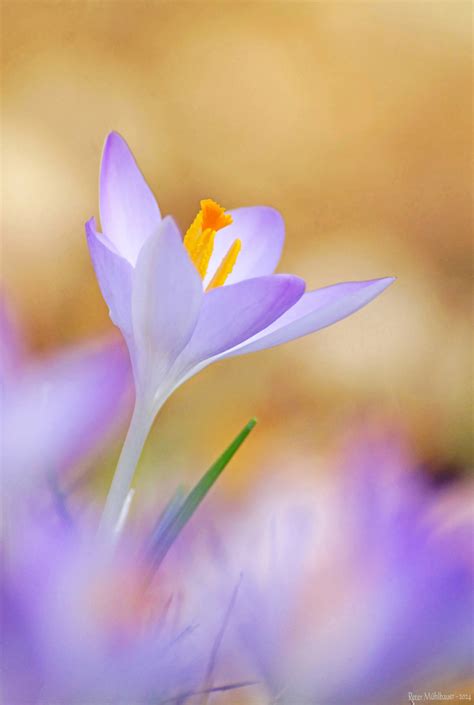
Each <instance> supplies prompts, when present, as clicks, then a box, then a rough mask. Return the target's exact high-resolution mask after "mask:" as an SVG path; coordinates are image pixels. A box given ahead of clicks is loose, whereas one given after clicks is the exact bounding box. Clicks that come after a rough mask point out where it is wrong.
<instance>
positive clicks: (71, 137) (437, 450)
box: [2, 0, 472, 490]
mask: <svg viewBox="0 0 474 705" xmlns="http://www.w3.org/2000/svg"><path fill="white" fill-rule="evenodd" d="M2 10H3V29H2V43H3V76H4V80H3V127H2V130H3V141H2V142H3V145H2V150H3V154H2V165H3V177H4V195H3V208H2V237H3V246H2V273H3V281H4V286H5V288H6V290H7V292H8V294H9V296H10V298H11V299H12V301H13V302H14V304H15V306H16V307H17V309H18V311H19V313H20V315H21V317H22V319H23V321H24V323H25V326H26V329H27V331H28V335H29V340H30V343H31V345H32V347H33V349H35V350H37V351H41V352H45V351H47V350H52V349H54V348H55V347H56V346H58V345H63V344H70V343H73V342H77V341H80V340H83V339H84V338H87V337H91V336H95V335H99V334H101V333H104V332H106V331H109V330H110V329H111V323H110V321H109V319H108V315H107V309H106V306H105V304H104V303H103V300H102V298H101V295H100V292H99V289H98V287H97V284H96V281H95V277H94V274H93V270H92V267H91V264H90V261H89V256H88V252H87V248H86V245H85V238H84V222H85V220H86V219H88V218H89V217H90V216H92V215H98V193H97V183H98V170H99V162H100V154H101V149H102V144H103V141H104V138H105V136H106V135H107V133H108V132H109V131H110V130H112V129H114V130H118V131H119V132H120V133H121V134H122V135H123V136H124V137H125V138H126V139H127V141H128V142H129V144H130V146H131V148H132V150H133V151H134V153H135V155H136V158H137V161H138V163H139V164H140V166H141V168H142V170H143V172H144V174H145V176H146V178H147V180H148V182H149V183H150V185H151V186H152V188H153V190H154V192H155V194H156V196H157V198H158V200H159V203H160V206H161V210H162V212H163V213H172V214H173V215H175V217H176V219H177V220H178V222H179V224H180V226H181V227H182V228H185V227H186V226H187V224H188V223H189V222H190V221H191V219H192V218H193V216H194V215H195V213H196V211H197V209H198V203H199V200H200V198H203V197H213V198H215V199H216V200H218V201H219V202H221V203H222V204H223V205H225V206H226V207H228V208H232V207H237V206H240V205H253V204H268V205H272V206H274V207H275V208H277V209H279V210H280V211H281V212H282V213H283V215H284V217H285V221H286V226H287V240H286V247H285V251H284V256H283V260H282V262H281V266H280V268H279V271H283V272H285V271H288V272H293V273H296V274H299V275H301V276H303V277H304V278H305V279H306V280H307V282H308V286H309V287H310V288H315V287H319V286H324V285H326V284H330V283H335V282H337V281H343V280H346V279H349V280H350V279H366V278H372V277H378V276H385V275H396V276H397V277H398V281H397V283H396V284H395V285H394V286H393V287H391V288H390V289H389V290H388V291H387V292H385V293H384V294H383V296H382V297H381V298H380V299H379V300H377V301H375V302H374V303H372V304H371V305H370V306H369V307H367V309H365V310H363V311H361V312H359V313H358V314H357V315H355V316H354V317H353V318H350V319H348V320H346V321H343V322H341V323H339V324H338V325H337V326H335V327H333V328H329V329H327V330H325V331H322V332H320V333H318V334H317V335H315V336H311V337H308V338H305V339H303V340H300V341H298V342H294V343H292V344H289V345H287V346H286V347H284V348H280V349H276V350H270V351H267V352H263V353H258V354H256V355H254V356H249V357H247V358H236V359H234V360H231V361H226V362H223V363H220V364H217V365H215V366H213V367H212V368H209V369H207V370H206V371H204V372H203V373H202V374H200V375H199V376H198V377H197V378H195V379H194V380H192V381H191V382H189V383H188V384H187V385H186V386H185V387H184V388H182V389H181V390H180V391H179V392H178V393H177V394H176V395H175V396H174V397H173V399H171V400H170V401H169V402H168V404H167V405H166V407H165V409H164V410H163V412H162V414H161V416H160V421H159V423H158V424H157V425H156V427H155V429H154V432H153V435H152V439H151V440H150V443H149V445H148V450H147V453H146V459H145V462H144V464H143V467H142V470H141V481H144V478H148V479H150V478H152V477H153V473H152V472H151V470H152V469H154V467H155V465H156V464H159V465H160V466H161V467H164V468H168V469H171V468H172V469H173V473H172V476H173V478H174V479H173V481H172V482H176V476H177V475H178V476H179V477H180V479H182V478H184V479H186V478H190V477H191V476H192V477H194V476H195V473H196V466H197V467H198V468H199V469H200V470H202V469H204V468H205V467H206V464H207V463H208V462H209V461H210V460H211V459H212V458H213V457H214V456H215V454H216V453H218V452H219V451H220V450H221V449H222V447H223V445H224V444H225V443H226V442H227V441H228V440H229V439H230V437H232V435H233V434H234V432H235V431H237V430H238V429H239V428H240V427H241V426H242V425H243V423H245V421H246V420H247V419H248V418H249V417H250V416H252V415H254V414H256V415H257V416H258V417H259V419H260V422H261V423H260V426H259V430H258V432H257V431H256V432H255V434H254V438H253V440H252V443H251V444H250V443H249V444H248V447H247V448H244V449H243V450H242V452H241V454H240V457H239V458H238V459H237V460H236V463H235V466H234V467H235V472H234V473H232V474H229V479H228V482H227V485H226V486H227V487H230V488H232V490H235V489H236V488H237V487H238V485H239V483H240V482H241V481H242V478H243V477H246V476H248V474H249V471H250V472H251V473H253V474H255V473H258V472H259V471H260V470H259V469H260V468H262V467H263V466H264V465H265V462H268V461H267V460H266V458H268V454H269V452H271V454H273V456H272V457H283V456H284V457H288V458H291V455H292V453H293V452H294V453H295V454H296V455H297V456H301V455H308V454H311V453H312V454H315V455H317V454H318V453H319V452H320V451H321V449H324V448H328V447H330V446H331V444H333V443H335V442H337V441H338V438H339V437H340V435H341V433H344V428H345V426H346V425H347V424H349V423H352V422H353V421H354V419H357V420H359V419H361V418H372V417H373V416H376V417H377V418H379V419H380V418H386V419H389V420H390V421H391V422H393V423H394V424H396V425H398V426H402V427H403V428H404V429H405V430H406V431H407V433H408V435H409V437H410V439H411V441H412V442H413V444H414V446H415V449H416V451H417V452H418V454H419V457H420V459H422V460H425V461H427V462H428V463H431V466H432V468H433V471H436V470H438V471H439V470H440V468H441V469H442V468H443V467H446V466H449V467H451V466H453V465H454V466H456V467H457V466H460V467H465V466H466V465H467V464H468V463H469V461H470V457H469V450H470V447H469V441H468V439H469V433H470V422H471V412H470V405H469V399H470V390H469V383H470V379H471V351H472V350H471V338H470V313H471V309H470V306H471V303H470V294H471V288H470V265H471V226H472V210H471V208H472V144H471V129H472V112H471V101H472V26H471V11H472V6H471V3H469V2H375V1H374V2H364V3H352V2H301V3H300V2H252V3H247V2H236V1H233V2H186V3H184V2H157V1H155V2H153V1H145V0H135V1H131V0H116V1H112V0H96V1H86V0H81V1H77V2H72V1H71V2H66V1H64V0H63V1H62V2H42V1H41V0H38V1H33V0H29V1H21V0H17V1H15V2H12V1H11V0H4V2H3V3H2ZM114 452H115V451H114ZM113 457H115V455H113ZM148 469H149V470H150V472H148ZM104 482H105V480H104ZM170 482H171V480H170Z"/></svg>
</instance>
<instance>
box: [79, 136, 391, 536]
mask: <svg viewBox="0 0 474 705" xmlns="http://www.w3.org/2000/svg"><path fill="white" fill-rule="evenodd" d="M100 215H101V222H102V228H103V232H102V233H100V232H98V230H97V227H96V224H95V220H94V219H93V218H92V219H91V220H89V221H88V223H87V224H86V234H87V240H88V245H89V250H90V253H91V257H92V261H93V265H94V268H95V271H96V274H97V279H98V282H99V285H100V288H101V291H102V294H103V296H104V299H105V301H106V302H107V304H108V306H109V309H110V315H111V318H112V320H113V322H114V323H115V324H116V325H117V326H118V327H119V328H120V329H121V331H122V333H123V335H124V338H125V340H126V342H127V345H128V349H129V352H130V358H131V361H132V367H133V371H134V377H135V387H136V405H135V411H134V416H133V418H132V421H131V427H130V430H129V434H128V437H127V439H126V442H125V446H124V449H123V451H122V456H121V459H120V461H119V465H118V467H117V471H116V474H115V477H114V481H113V484H112V488H111V491H110V493H109V497H108V499H107V503H106V507H105V510H104V515H103V521H102V524H103V526H104V527H105V529H106V530H107V529H108V530H109V531H110V530H111V529H112V528H113V526H114V525H115V523H116V521H117V516H118V513H119V512H120V510H121V507H122V506H123V503H124V501H125V498H126V496H127V492H128V490H129V487H130V482H131V479H132V477H133V472H134V470H135V467H136V464H137V462H138V458H139V455H140V452H141V449H142V447H143V444H144V442H145V439H146V437H147V435H148V431H149V429H150V426H151V424H152V422H153V419H154V417H155V415H156V414H157V412H158V410H159V409H160V407H161V406H162V404H163V403H164V401H165V400H166V399H167V398H168V397H169V395H170V394H171V393H172V392H173V391H174V390H175V389H176V388H177V387H179V385H180V384H182V383H183V382H184V381H185V380H187V379H189V378H190V377H191V376H193V375H194V374H196V373H197V372H198V371H199V370H202V369H203V368H204V367H206V366H207V365H209V364H210V363H211V362H214V361H216V360H219V359H221V358H224V357H229V356H233V355H241V354H243V353H247V352H254V351H257V350H263V349H265V348H270V347H272V346H275V345H280V344H281V343H284V342H287V341H289V340H293V339H294V338H298V337H300V336H303V335H307V334H308V333H312V332H314V331H317V330H320V329H321V328H324V327H325V326H329V325H331V324H332V323H335V322H336V321H339V320H341V319H342V318H344V317H345V316H348V315H350V314H352V313H354V312H355V311H357V310H358V309H360V308H361V307H362V306H365V304H367V303H368V302H369V301H371V300H372V299H374V298H375V297H376V296H378V295H379V294H380V293H381V292H382V291H383V290H384V289H386V288H387V286H389V284H391V283H392V282H393V277H385V278H383V279H375V280H371V281H362V282H345V283H342V284H336V285H334V286H329V287H325V288H323V289H318V290H316V291H310V292H307V293H304V292H305V283H304V281H303V280H302V279H300V278H299V277H296V276H293V275H288V274H273V272H274V270H275V267H276V266H277V264H278V262H279V259H280V255H281V251H282V247H283V240H284V224H283V220H282V218H281V216H280V214H279V213H278V212H277V211H275V210H274V209H273V208H268V207H263V206H256V207H252V208H240V209H238V210H235V211H230V212H229V213H225V211H224V209H223V208H221V207H220V206H219V205H218V204H217V203H215V202H214V201H212V200H210V199H207V200H204V201H201V210H200V211H199V213H198V215H197V216H196V218H195V220H194V222H193V223H192V225H191V226H190V228H189V229H188V231H187V233H186V235H185V237H184V240H183V239H182V237H181V234H180V232H179V229H178V227H177V225H176V224H175V222H174V220H173V219H172V218H171V217H170V216H166V217H165V218H162V217H161V214H160V210H159V207H158V205H157V202H156V200H155V198H154V196H153V194H152V192H151V190H150V189H149V187H148V185H147V183H146V182H145V180H144V178H143V176H142V174H141V172H140V170H139V168H138V166H137V164H136V162H135V160H134V158H133V155H132V154H131V152H130V150H129V148H128V146H127V144H126V143H125V141H124V140H123V139H122V137H120V135H118V134H117V133H114V132H113V133H111V134H110V135H109V136H108V138H107V140H106V143H105V147H104V153H103V157H102V165H101V175H100Z"/></svg>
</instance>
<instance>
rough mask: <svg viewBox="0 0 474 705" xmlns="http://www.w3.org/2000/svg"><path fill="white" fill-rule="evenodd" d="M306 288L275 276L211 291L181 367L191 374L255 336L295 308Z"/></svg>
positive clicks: (285, 276) (299, 281)
mask: <svg viewBox="0 0 474 705" xmlns="http://www.w3.org/2000/svg"><path fill="white" fill-rule="evenodd" d="M304 289H305V282H304V281H303V280H302V279H300V278H299V277H295V276H292V275H289V274H272V275H270V276H267V277H257V278H255V279H247V280H245V281H243V282H239V283H238V284H233V285H232V286H227V287H219V288H217V289H213V290H212V291H210V292H208V293H207V294H206V295H205V297H204V302H203V306H202V309H201V314H200V316H199V320H198V323H197V325H196V328H195V331H194V333H193V336H192V338H191V340H190V342H189V344H188V346H187V348H186V350H184V351H183V354H182V356H181V357H180V359H179V360H178V362H177V366H178V367H179V369H180V370H184V371H187V370H189V369H190V368H191V367H193V366H195V365H197V364H198V363H200V362H202V361H203V360H206V359H207V358H210V357H213V356H214V355H218V354H219V353H222V352H223V351H224V350H228V349H229V348H233V347H234V346H235V345H238V344H239V343H241V342H242V341H243V340H247V339H248V338H250V337H252V336H254V335H255V334H256V333H258V331H260V330H262V329H264V328H267V327H268V326H269V325H270V324H271V323H272V322H273V321H275V320H276V319H277V318H278V317H279V316H281V315H282V313H284V312H285V311H286V310H287V309H289V308H290V307H291V306H293V305H294V304H295V303H296V302H297V301H298V299H300V298H301V296H302V295H303V292H304Z"/></svg>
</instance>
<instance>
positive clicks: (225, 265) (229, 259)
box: [206, 240, 242, 291]
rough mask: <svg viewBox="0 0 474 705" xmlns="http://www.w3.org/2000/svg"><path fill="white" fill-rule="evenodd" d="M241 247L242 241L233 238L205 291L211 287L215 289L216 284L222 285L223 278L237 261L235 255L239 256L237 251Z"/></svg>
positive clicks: (225, 277)
mask: <svg viewBox="0 0 474 705" xmlns="http://www.w3.org/2000/svg"><path fill="white" fill-rule="evenodd" d="M241 249H242V241H241V240H234V242H233V243H232V245H231V246H230V247H229V249H228V250H227V254H226V256H225V257H224V259H223V260H222V262H221V263H220V265H219V266H218V268H217V269H216V272H215V274H214V276H213V277H212V279H211V281H210V282H209V285H208V287H207V289H206V291H210V290H211V289H215V288H216V287H217V286H222V285H223V284H224V283H225V280H226V279H227V277H228V276H229V274H230V273H231V272H232V270H233V269H234V265H235V263H236V261H237V257H238V256H239V252H240V250H241Z"/></svg>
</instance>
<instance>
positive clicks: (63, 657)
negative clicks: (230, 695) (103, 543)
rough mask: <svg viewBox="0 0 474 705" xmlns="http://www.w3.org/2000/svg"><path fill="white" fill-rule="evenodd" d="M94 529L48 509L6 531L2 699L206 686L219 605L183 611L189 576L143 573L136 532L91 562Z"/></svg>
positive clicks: (171, 695)
mask: <svg viewBox="0 0 474 705" xmlns="http://www.w3.org/2000/svg"><path fill="white" fill-rule="evenodd" d="M94 533H95V525H90V524H89V523H87V522H84V521H81V523H80V525H79V524H78V523H76V521H75V518H74V519H72V520H71V521H69V522H64V521H63V520H62V517H60V516H58V517H57V518H56V519H55V518H54V517H52V516H49V517H47V518H46V519H45V518H43V519H42V520H41V521H38V520H37V519H30V521H29V522H26V523H23V524H22V526H21V527H20V528H19V527H18V526H16V527H15V530H14V532H13V533H12V534H10V536H9V538H8V543H7V545H6V547H5V546H4V548H3V555H2V583H1V590H0V600H1V604H0V608H1V609H0V616H1V642H2V658H1V659H0V671H1V680H2V691H3V698H4V700H3V702H5V703H9V705H26V703H28V705H56V704H57V705H84V704H85V703H91V705H92V703H97V704H98V705H99V704H100V705H132V704H135V703H136V704H137V705H139V704H140V705H141V704H142V703H143V704H144V703H153V705H159V704H161V703H165V702H166V703H174V705H179V704H181V705H183V704H184V703H185V702H186V703H187V702H188V699H189V698H190V696H191V694H193V693H196V692H200V691H202V690H205V689H206V673H207V671H208V667H209V663H210V662H211V658H212V650H213V646H214V643H215V639H216V635H217V632H216V628H215V626H214V623H213V622H211V623H210V624H209V625H208V624H207V622H206V615H208V614H211V615H212V614H213V613H215V615H216V616H215V617H214V620H215V621H216V624H217V623H218V621H219V619H220V620H221V621H222V615H221V616H220V617H219V616H218V615H217V612H218V609H219V607H218V606H216V609H215V610H214V609H213V608H212V606H211V605H209V607H206V608H203V609H201V610H198V611H197V612H196V614H195V615H194V618H193V619H189V620H186V619H185V618H184V613H183V612H182V610H181V602H182V600H183V599H184V596H185V594H186V592H187V590H188V589H191V590H192V589H193V582H192V580H189V581H187V583H183V584H179V585H178V586H176V581H175V582H174V584H173V587H170V585H169V580H168V577H167V574H166V571H163V570H162V571H161V573H160V578H159V581H153V580H150V577H151V576H150V568H151V565H150V564H149V563H148V562H147V556H148V554H147V552H146V551H145V546H144V543H143V540H142V539H143V537H141V536H140V535H139V534H138V533H135V534H134V533H133V532H130V533H129V534H128V536H127V538H126V539H124V540H123V541H122V542H121V544H120V546H119V547H118V548H117V550H116V552H115V554H114V556H113V558H111V559H110V560H108V561H106V562H101V561H98V560H97V555H96V554H94V552H93V550H92V549H91V547H92V546H93V544H94ZM213 685H214V687H216V689H218V688H219V687H224V686H225V688H226V689H230V688H234V687H237V686H239V687H240V686H241V685H242V684H241V683H236V682H235V681H234V682H233V683H230V682H227V683H222V684H220V686H219V685H218V684H213ZM201 698H202V695H201ZM194 702H198V701H197V700H194Z"/></svg>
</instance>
